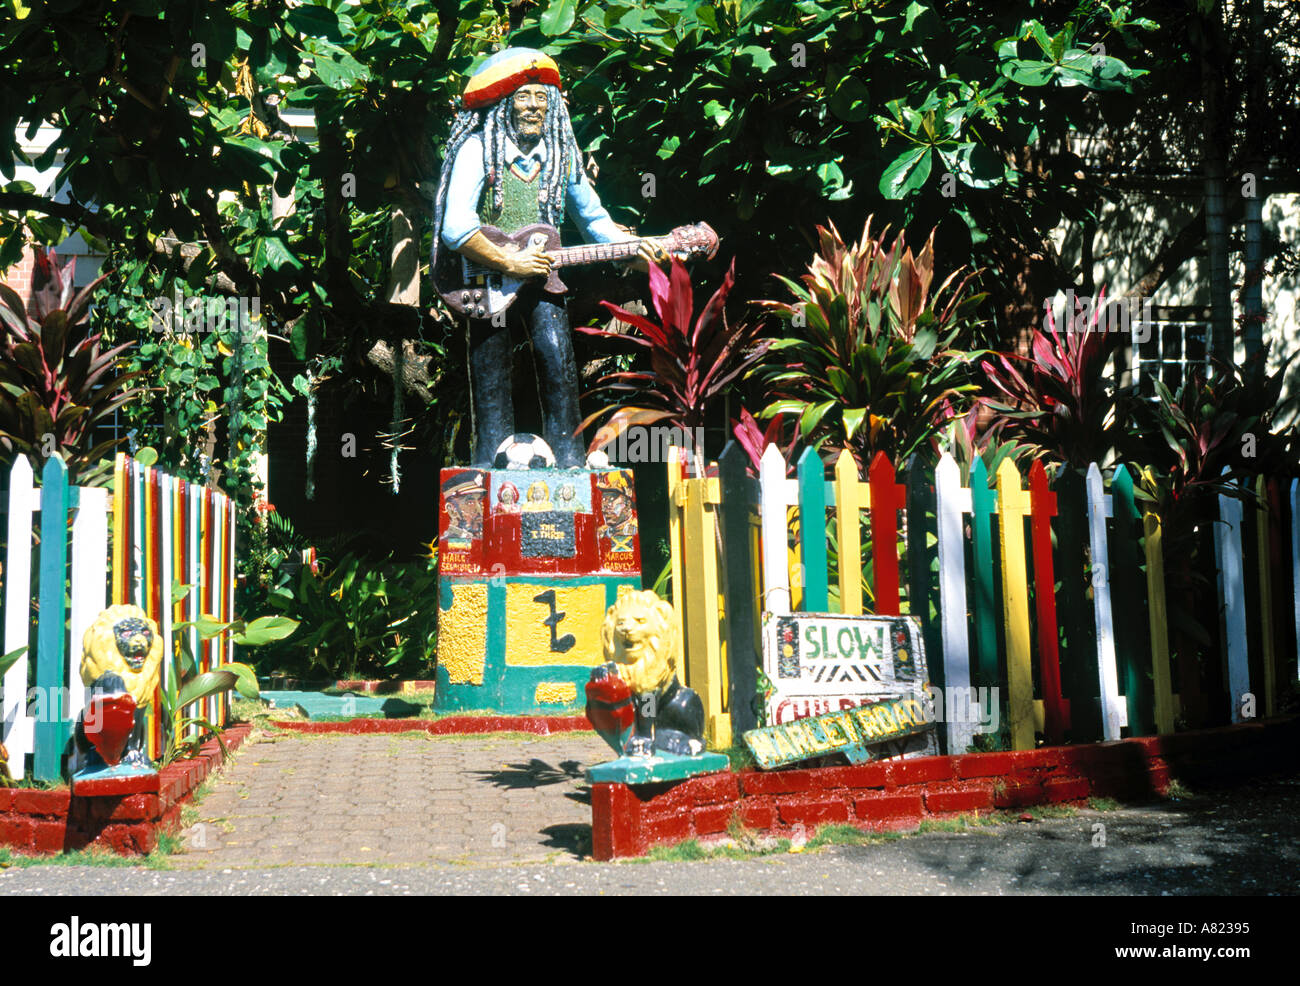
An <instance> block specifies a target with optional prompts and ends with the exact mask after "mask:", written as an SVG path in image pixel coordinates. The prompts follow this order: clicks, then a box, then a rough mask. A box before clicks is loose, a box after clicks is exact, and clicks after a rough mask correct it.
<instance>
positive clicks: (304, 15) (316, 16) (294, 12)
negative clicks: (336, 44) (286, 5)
mask: <svg viewBox="0 0 1300 986" xmlns="http://www.w3.org/2000/svg"><path fill="white" fill-rule="evenodd" d="M287 19H288V21H289V23H290V24H292V25H293V27H294V29H295V30H296V31H298V33H299V34H303V35H306V36H308V37H316V38H328V39H329V40H330V41H342V40H343V34H342V33H341V32H340V31H339V15H338V14H336V13H334V11H332V10H328V9H326V8H325V7H319V6H317V5H316V4H302V5H301V6H299V7H296V8H293V9H290V11H289V14H288V18H287Z"/></svg>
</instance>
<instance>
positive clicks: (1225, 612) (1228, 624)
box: [1214, 468, 1250, 722]
mask: <svg viewBox="0 0 1300 986" xmlns="http://www.w3.org/2000/svg"><path fill="white" fill-rule="evenodd" d="M1223 471H1224V473H1227V472H1228V470H1227V469H1226V468H1225V469H1224V470H1223ZM1241 517H1242V507H1241V501H1240V500H1239V499H1237V498H1236V497H1235V496H1224V495H1222V494H1220V496H1219V519H1220V521H1221V523H1218V524H1215V525H1214V557H1215V561H1216V562H1217V563H1218V564H1217V567H1218V570H1219V571H1218V576H1219V578H1218V581H1219V598H1220V599H1221V600H1223V609H1222V615H1221V617H1220V624H1219V625H1220V629H1221V630H1222V634H1223V635H1222V639H1223V642H1224V647H1225V650H1226V652H1227V655H1228V699H1229V701H1230V702H1231V703H1232V721H1233V722H1241V721H1242V715H1241V706H1242V702H1243V700H1244V696H1245V695H1246V694H1247V693H1248V692H1249V691H1250V665H1249V663H1248V661H1247V656H1246V597H1245V586H1246V583H1245V563H1244V560H1243V558H1242V554H1241Z"/></svg>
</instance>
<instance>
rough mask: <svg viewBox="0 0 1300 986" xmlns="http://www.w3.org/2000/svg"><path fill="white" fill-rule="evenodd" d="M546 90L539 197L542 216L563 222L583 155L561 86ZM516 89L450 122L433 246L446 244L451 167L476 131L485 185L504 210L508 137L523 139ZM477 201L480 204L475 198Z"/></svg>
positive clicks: (439, 183) (461, 114)
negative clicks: (519, 134) (515, 103)
mask: <svg viewBox="0 0 1300 986" xmlns="http://www.w3.org/2000/svg"><path fill="white" fill-rule="evenodd" d="M542 88H543V89H545V90H546V119H545V121H544V122H543V123H542V137H541V140H542V144H543V146H544V147H545V148H546V162H545V163H544V164H543V165H542V173H541V175H540V177H539V179H538V193H537V202H538V206H539V209H540V212H541V217H542V221H543V222H545V223H547V224H549V225H551V226H559V225H560V223H561V222H562V221H563V219H564V189H565V187H566V185H567V184H568V177H569V174H570V172H571V171H572V170H573V168H574V167H576V166H577V165H578V162H579V161H580V160H581V152H580V151H579V150H578V142H577V140H576V138H575V137H574V136H573V124H572V122H571V121H570V120H569V108H568V106H566V105H565V102H564V97H563V96H562V95H560V90H559V89H558V88H557V87H556V86H543V87H542ZM513 96H514V94H513V93H512V94H511V95H510V96H506V97H504V98H503V99H500V100H498V101H497V102H496V103H494V104H493V105H492V106H489V107H486V108H485V109H482V110H461V111H460V112H459V113H457V114H456V119H455V120H454V121H453V122H452V125H451V134H450V135H449V136H448V137H447V147H446V150H445V151H444V152H443V157H442V174H441V175H440V176H439V178H438V198H437V201H436V202H435V205H434V213H433V248H434V250H438V249H440V247H441V244H440V243H439V240H440V239H441V238H442V219H443V215H444V213H445V212H446V209H447V188H448V186H449V185H450V183H451V169H452V166H453V165H454V164H455V163H456V155H457V154H458V153H460V149H461V147H462V146H464V144H465V141H467V140H468V139H469V138H470V137H471V136H473V135H474V134H475V133H479V132H480V131H481V136H482V138H483V171H484V174H485V175H486V182H487V184H486V189H487V190H488V191H489V192H490V193H491V195H492V203H493V206H494V207H495V208H497V209H500V208H501V207H502V205H503V204H504V202H505V184H504V182H503V181H502V176H503V174H504V172H505V168H506V167H507V166H508V162H507V161H506V138H507V137H509V138H510V139H511V140H513V141H515V142H516V144H517V143H518V138H517V137H516V132H515V125H514V119H513V113H512V105H511V103H512V99H513ZM476 204H477V203H476Z"/></svg>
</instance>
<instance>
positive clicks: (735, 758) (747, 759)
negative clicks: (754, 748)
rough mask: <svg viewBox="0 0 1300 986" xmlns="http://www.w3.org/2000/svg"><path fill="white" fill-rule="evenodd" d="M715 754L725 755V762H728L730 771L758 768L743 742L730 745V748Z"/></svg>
mask: <svg viewBox="0 0 1300 986" xmlns="http://www.w3.org/2000/svg"><path fill="white" fill-rule="evenodd" d="M717 752H718V753H725V754H726V755H727V760H728V761H729V762H730V766H731V769H732V770H746V769H748V768H750V767H757V766H758V762H757V761H756V760H755V759H754V755H753V754H752V753H750V752H749V747H747V746H746V745H745V744H744V743H743V742H741V743H732V744H731V746H728V747H726V748H725V749H721V750H718V751H717Z"/></svg>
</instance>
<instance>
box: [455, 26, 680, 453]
mask: <svg viewBox="0 0 1300 986" xmlns="http://www.w3.org/2000/svg"><path fill="white" fill-rule="evenodd" d="M559 86H560V72H559V69H558V68H557V67H556V64H555V62H554V61H552V60H551V59H550V58H549V57H548V56H547V55H545V54H543V53H542V52H540V51H536V50H534V49H531V48H507V49H505V50H504V51H500V52H497V53H496V54H495V55H492V56H491V57H489V58H488V59H486V60H485V61H484V62H483V63H482V64H481V65H480V66H479V68H478V70H477V71H475V72H474V74H473V75H472V76H471V77H470V80H469V83H468V85H467V86H466V88H465V94H464V97H463V100H462V102H463V107H464V108H463V109H462V110H461V112H460V113H459V114H457V116H456V120H455V122H454V124H453V125H452V129H451V136H450V137H449V139H448V141H447V149H446V153H445V154H444V156H443V165H442V174H441V176H440V178H439V182H438V197H437V203H436V208H435V212H434V251H435V255H434V263H435V266H436V264H437V251H438V250H439V249H440V248H446V249H450V250H454V251H457V252H458V253H460V254H461V255H462V256H464V257H465V258H467V259H468V260H469V261H471V262H472V263H474V264H477V265H479V266H481V267H483V268H487V269H490V270H494V271H501V272H502V273H505V274H508V275H511V276H513V277H516V278H529V279H531V280H530V281H529V284H528V286H527V287H526V288H525V289H524V290H523V291H521V293H520V295H519V299H518V300H517V301H516V302H515V303H514V305H513V306H512V307H511V308H510V311H511V312H514V313H517V316H516V317H522V318H523V320H524V321H525V323H526V325H527V327H528V330H529V332H530V335H531V338H532V345H533V352H534V357H535V359H536V366H537V378H538V382H539V385H540V386H539V389H540V391H541V400H542V420H543V427H542V431H543V435H542V437H543V438H544V439H545V440H546V442H547V444H548V445H550V446H551V449H552V451H553V452H554V453H555V458H556V465H557V466H559V467H560V468H572V467H577V466H582V465H583V463H584V456H583V449H582V439H581V436H580V435H578V434H576V432H577V430H578V424H579V421H580V419H579V415H578V371H577V367H576V365H575V363H574V357H573V341H572V339H571V338H570V335H569V320H568V313H567V312H566V310H565V307H564V299H563V297H562V296H561V295H556V294H551V293H549V292H547V291H545V290H544V289H543V287H542V284H541V282H540V281H538V280H536V279H537V278H544V277H546V276H547V275H548V274H549V273H550V270H551V265H552V262H553V258H552V256H551V255H550V254H548V253H546V252H545V250H544V249H543V248H542V247H541V246H537V245H533V246H529V247H526V248H524V249H521V250H519V251H518V252H508V251H507V250H504V249H502V248H501V247H500V246H498V245H497V244H495V243H493V242H491V241H490V240H489V239H488V238H487V237H486V236H485V235H484V234H483V232H482V231H481V227H482V226H485V225H486V226H495V227H498V228H499V229H501V230H502V231H504V232H505V233H513V232H516V231H518V230H520V229H523V228H524V227H526V226H530V225H533V224H536V223H546V224H547V225H550V226H554V227H558V226H559V225H560V223H561V221H562V220H563V218H564V216H565V214H566V213H567V214H568V216H569V217H570V218H571V219H572V220H573V221H574V224H575V225H576V226H577V227H578V230H579V232H580V233H581V234H582V236H583V237H584V239H585V240H586V241H587V242H588V243H610V242H615V241H624V240H627V238H628V234H627V233H626V232H625V231H624V230H622V229H620V228H619V227H618V226H616V225H615V224H614V222H613V220H612V219H610V217H609V213H608V212H606V211H605V208H604V206H602V205H601V204H600V199H599V198H598V197H597V195H596V193H595V191H594V190H593V189H592V187H591V185H590V183H589V182H588V181H587V178H586V176H585V175H584V173H583V169H582V161H581V152H580V151H579V149H578V146H577V142H576V141H575V140H574V136H573V127H572V125H571V124H570V122H569V113H568V109H567V108H566V106H565V103H564V98H563V96H562V95H561V94H560V88H559ZM666 257H667V254H666V252H665V251H664V250H663V248H662V247H661V246H659V245H658V244H657V243H655V242H653V241H650V240H646V241H643V242H642V244H641V246H640V251H639V254H638V258H639V259H638V263H647V264H648V263H651V262H658V261H660V260H664V259H666ZM468 331H469V370H470V395H471V401H472V410H473V420H474V461H473V463H472V464H473V465H474V466H476V467H479V468H490V467H491V465H492V458H493V455H494V453H495V451H496V449H497V447H498V445H500V443H501V442H503V441H504V440H505V439H506V438H508V437H509V436H510V435H511V434H512V433H513V432H514V402H513V400H512V394H511V385H510V368H511V345H510V325H509V322H508V320H507V319H505V318H504V317H502V318H494V319H491V320H484V319H482V318H480V319H471V320H470V323H469V330H468Z"/></svg>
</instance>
